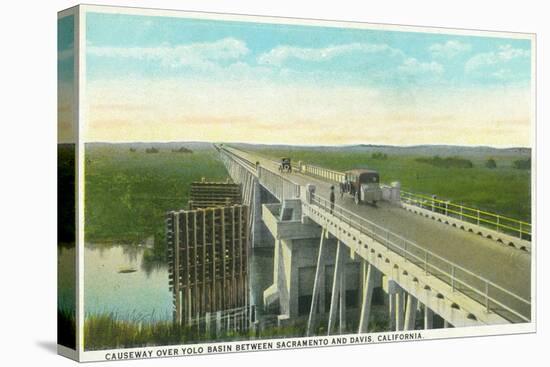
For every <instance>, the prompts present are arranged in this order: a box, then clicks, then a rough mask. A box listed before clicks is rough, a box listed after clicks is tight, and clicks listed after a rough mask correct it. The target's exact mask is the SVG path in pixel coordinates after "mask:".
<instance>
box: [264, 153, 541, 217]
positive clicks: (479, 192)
mask: <svg viewBox="0 0 550 367" xmlns="http://www.w3.org/2000/svg"><path fill="white" fill-rule="evenodd" d="M257 151H258V152H260V153H262V154H264V155H268V156H271V157H274V158H280V157H283V156H289V157H291V158H292V160H293V162H297V161H299V160H301V161H303V162H306V163H310V164H315V165H319V166H322V167H325V168H331V169H334V170H338V171H345V170H348V169H353V168H371V169H375V170H378V171H379V172H380V179H381V181H382V182H383V183H391V182H392V181H400V182H401V187H402V188H403V189H404V190H408V191H412V192H416V193H424V194H435V195H437V196H438V197H439V198H441V199H445V200H451V201H453V202H455V203H462V204H464V205H470V206H473V207H475V208H479V209H484V210H487V211H491V212H495V213H498V214H501V215H506V216H510V217H512V218H515V219H520V220H524V221H527V222H530V221H531V171H529V170H519V169H514V168H513V167H512V162H513V161H514V160H517V159H522V158H525V157H524V156H513V155H506V156H502V157H495V158H494V159H495V161H496V163H497V168H494V169H489V168H487V167H485V162H486V161H487V159H488V158H490V157H486V156H474V157H467V158H468V159H469V160H471V161H472V163H473V167H472V168H456V167H451V168H444V167H437V166H434V165H432V164H429V163H423V162H419V161H417V160H416V159H417V158H420V156H405V155H397V154H396V155H392V154H388V156H387V158H386V159H375V158H373V157H372V153H371V152H368V153H367V152H353V153H351V154H350V153H349V152H345V151H328V150H320V149H292V150H289V149H282V148H276V149H275V148H265V147H262V148H260V147H258V148H257ZM424 157H425V156H424ZM428 157H429V158H430V156H428Z"/></svg>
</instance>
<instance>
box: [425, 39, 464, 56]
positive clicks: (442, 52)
mask: <svg viewBox="0 0 550 367" xmlns="http://www.w3.org/2000/svg"><path fill="white" fill-rule="evenodd" d="M471 49H472V46H470V45H469V44H468V43H464V42H460V41H454V40H451V41H447V42H445V43H434V44H433V45H431V46H430V47H429V51H430V53H431V54H432V56H433V57H437V58H447V59H451V58H453V57H455V56H456V55H458V54H460V53H463V52H468V51H470V50H471Z"/></svg>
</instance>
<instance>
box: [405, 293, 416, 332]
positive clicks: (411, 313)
mask: <svg viewBox="0 0 550 367" xmlns="http://www.w3.org/2000/svg"><path fill="white" fill-rule="evenodd" d="M417 308H418V300H417V299H416V297H414V296H413V295H412V294H409V295H408V296H407V307H406V309H405V330H414V328H415V325H416V310H417Z"/></svg>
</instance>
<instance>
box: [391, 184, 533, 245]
mask: <svg viewBox="0 0 550 367" xmlns="http://www.w3.org/2000/svg"><path fill="white" fill-rule="evenodd" d="M401 201H403V202H405V203H407V204H410V205H414V206H417V207H419V208H422V209H427V210H430V211H433V212H435V213H439V214H443V215H445V216H449V217H453V218H456V219H460V220H462V221H465V222H469V223H473V224H477V225H479V226H483V227H487V228H490V229H494V230H496V231H497V232H504V233H507V234H511V235H513V236H516V237H519V238H520V239H524V240H528V241H530V240H531V223H528V222H524V221H521V220H517V219H513V218H510V217H506V216H503V215H499V214H494V213H490V212H487V211H484V210H480V209H476V208H471V207H468V206H465V205H460V204H455V203H452V202H450V201H445V200H441V199H437V198H436V197H433V196H429V195H423V194H416V193H412V192H409V191H404V190H401Z"/></svg>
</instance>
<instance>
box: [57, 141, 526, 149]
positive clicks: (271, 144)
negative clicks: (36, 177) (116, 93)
mask: <svg viewBox="0 0 550 367" xmlns="http://www.w3.org/2000/svg"><path fill="white" fill-rule="evenodd" d="M170 143H203V144H248V145H267V146H276V145H284V146H290V147H309V148H314V147H335V148H337V147H354V146H381V147H400V148H414V147H423V146H428V147H429V146H432V147H435V146H448V147H466V148H493V149H533V147H529V146H519V145H479V144H471V145H470V144H463V145H460V144H446V143H424V144H408V145H395V144H384V143H349V144H292V143H253V142H243V141H235V142H224V141H204V140H189V141H185V140H155V141H143V140H136V141H101V140H98V141H89V142H84V144H170ZM58 144H71V142H58ZM72 144H74V143H72Z"/></svg>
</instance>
